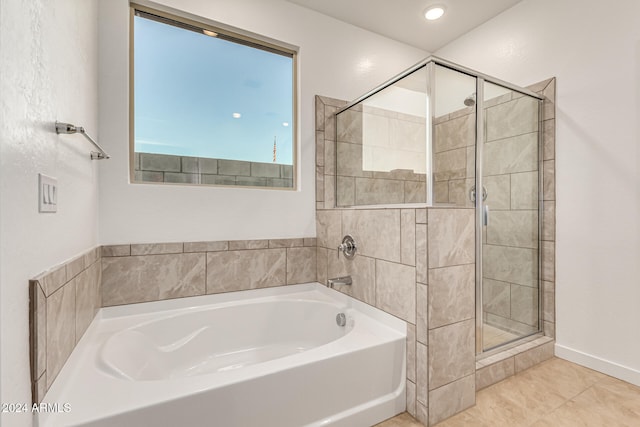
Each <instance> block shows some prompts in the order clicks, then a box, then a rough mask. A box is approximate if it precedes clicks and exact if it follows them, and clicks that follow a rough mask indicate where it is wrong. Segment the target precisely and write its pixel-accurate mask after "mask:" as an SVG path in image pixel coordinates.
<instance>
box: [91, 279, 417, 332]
mask: <svg viewBox="0 0 640 427" xmlns="http://www.w3.org/2000/svg"><path fill="white" fill-rule="evenodd" d="M309 291H318V292H319V293H320V294H322V295H323V297H324V301H325V302H329V303H335V302H336V300H337V301H338V302H340V303H342V304H345V307H346V308H354V309H356V310H357V311H360V312H362V313H364V314H366V315H367V316H368V317H371V318H372V319H375V320H377V321H379V322H381V323H383V324H385V325H387V326H388V327H390V328H391V329H393V330H395V331H397V332H400V333H403V334H405V335H406V333H407V322H406V321H404V320H402V319H400V318H399V317H396V316H394V315H392V314H389V313H387V312H384V311H382V310H381V309H379V308H377V307H374V306H372V305H370V304H367V303H365V302H362V301H360V300H358V299H356V298H354V297H352V296H349V295H347V294H344V293H342V292H339V291H337V290H335V289H330V288H328V287H327V286H325V285H322V284H320V283H318V282H307V283H301V284H297V285H282V286H274V287H270V288H260V289H247V290H241V291H231V292H224V293H217V294H209V295H196V296H190V297H182V298H173V299H166V300H161V301H148V302H140V303H133V304H124V305H116V306H109V307H102V308H100V310H98V313H97V314H96V316H95V318H94V319H93V321H92V322H91V325H93V324H94V323H97V322H98V321H99V320H102V319H104V320H109V319H115V318H120V317H125V316H126V317H137V316H140V317H143V316H144V317H146V316H148V315H150V314H153V313H158V312H164V313H167V314H170V313H171V312H173V311H175V312H178V311H181V310H186V309H193V310H201V309H206V308H205V307H206V306H210V305H214V304H215V305H221V306H222V305H224V306H227V305H228V306H234V305H240V304H242V303H243V302H245V303H246V302H247V301H248V300H255V299H258V298H271V297H280V296H283V295H291V297H292V299H295V298H293V296H295V294H303V293H305V292H309ZM87 332H88V329H87ZM86 335H87V334H86V333H85V336H86ZM82 338H84V336H83V337H82Z"/></svg>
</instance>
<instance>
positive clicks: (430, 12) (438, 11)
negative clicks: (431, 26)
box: [424, 6, 444, 21]
mask: <svg viewBox="0 0 640 427" xmlns="http://www.w3.org/2000/svg"><path fill="white" fill-rule="evenodd" d="M442 15H444V6H430V7H429V8H427V10H425V11H424V17H425V18H427V20H429V21H435V20H436V19H440V18H442Z"/></svg>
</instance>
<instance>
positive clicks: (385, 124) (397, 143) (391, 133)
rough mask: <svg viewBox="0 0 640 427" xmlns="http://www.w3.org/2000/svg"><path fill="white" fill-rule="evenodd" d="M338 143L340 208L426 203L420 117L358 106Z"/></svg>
mask: <svg viewBox="0 0 640 427" xmlns="http://www.w3.org/2000/svg"><path fill="white" fill-rule="evenodd" d="M337 139H338V142H337V149H338V159H339V160H338V162H337V175H338V177H337V178H338V183H339V184H338V194H337V201H338V206H353V205H376V204H394V203H424V202H425V201H426V175H425V165H426V149H425V146H424V141H425V119H424V118H423V117H422V118H421V117H417V116H412V115H409V114H403V113H397V112H395V111H388V110H384V109H381V108H375V107H371V106H366V105H365V106H362V105H359V104H358V105H356V106H354V107H352V108H351V109H349V110H347V111H345V112H344V113H342V114H341V116H340V120H338V123H337Z"/></svg>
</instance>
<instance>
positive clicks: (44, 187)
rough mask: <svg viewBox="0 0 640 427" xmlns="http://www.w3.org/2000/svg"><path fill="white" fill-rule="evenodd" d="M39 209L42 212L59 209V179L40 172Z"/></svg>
mask: <svg viewBox="0 0 640 427" xmlns="http://www.w3.org/2000/svg"><path fill="white" fill-rule="evenodd" d="M38 188H39V191H38V208H39V209H38V210H39V211H40V212H57V211H58V180H57V179H56V178H53V177H50V176H47V175H43V174H41V173H39V174H38Z"/></svg>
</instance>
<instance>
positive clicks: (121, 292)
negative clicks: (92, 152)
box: [102, 238, 316, 307]
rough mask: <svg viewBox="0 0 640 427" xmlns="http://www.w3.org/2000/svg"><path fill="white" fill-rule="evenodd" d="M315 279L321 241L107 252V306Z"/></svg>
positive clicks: (104, 268) (119, 248)
mask: <svg viewBox="0 0 640 427" xmlns="http://www.w3.org/2000/svg"><path fill="white" fill-rule="evenodd" d="M315 280H316V239H315V238H297V239H276V240H235V241H234V240H232V241H215V242H184V243H156V244H132V245H113V246H103V247H102V303H103V306H104V307H108V306H113V305H122V304H133V303H138V302H148V301H158V300H164V299H171V298H181V297H188V296H196V295H206V294H214V293H220V292H231V291H241V290H246V289H256V288H264V287H270V286H282V285H292V284H298V283H306V282H314V281H315Z"/></svg>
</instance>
